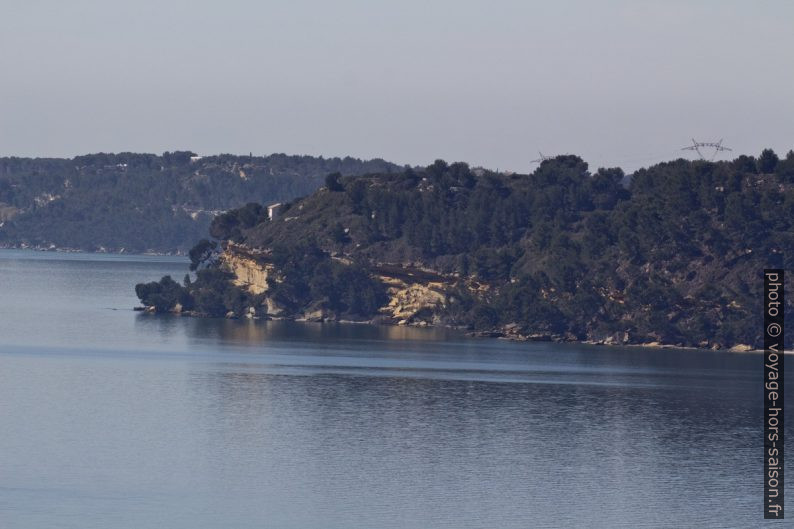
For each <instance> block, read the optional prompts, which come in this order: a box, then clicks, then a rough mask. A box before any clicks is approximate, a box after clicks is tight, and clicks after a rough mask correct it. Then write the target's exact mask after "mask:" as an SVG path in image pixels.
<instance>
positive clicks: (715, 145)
mask: <svg viewBox="0 0 794 529" xmlns="http://www.w3.org/2000/svg"><path fill="white" fill-rule="evenodd" d="M701 147H706V148H709V149H714V152H713V153H712V154H711V158H709V161H710V162H713V161H714V159H715V158H716V157H717V154H719V153H720V152H722V151H732V150H733V149H730V148H728V147H724V146H723V145H722V139H720V141H718V142H713V141H696V140H695V138H692V145H690V146H688V147H684V148H682V149H681V150H682V151H695V152H696V153H698V156H700V159H701V160H705V159H706V157H705V156H704V155H703V152H702V151H701V150H700V148H701Z"/></svg>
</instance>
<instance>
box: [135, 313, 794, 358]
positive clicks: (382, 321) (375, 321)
mask: <svg viewBox="0 0 794 529" xmlns="http://www.w3.org/2000/svg"><path fill="white" fill-rule="evenodd" d="M133 310H135V311H137V312H145V313H147V314H152V315H156V314H161V313H160V312H158V311H157V310H156V308H155V307H153V306H149V307H144V306H138V307H134V309H133ZM168 314H170V315H173V316H186V317H192V318H213V317H214V316H211V315H209V314H204V313H201V312H197V311H192V310H182V309H181V307H178V306H177V307H175V309H174V310H171V311H169V312H168ZM225 319H229V320H240V319H248V320H259V321H295V322H303V323H342V324H357V325H395V326H408V327H418V328H430V327H442V328H447V329H456V330H461V331H465V335H466V336H467V337H470V338H496V339H500V340H510V341H515V342H552V343H579V344H584V345H604V346H622V347H643V348H651V349H691V350H701V351H703V350H710V351H726V352H731V353H761V352H763V350H759V349H755V348H753V347H752V346H750V345H748V344H737V345H733V346H731V347H726V346H723V345H721V344H716V343H715V344H709V345H708V346H700V347H689V346H685V345H684V344H680V343H678V344H675V343H663V342H658V341H653V342H638V341H632V340H631V337H630V335H629V333H628V332H618V333H614V334H613V335H611V336H608V337H606V338H604V339H599V340H592V339H588V340H580V339H578V338H577V337H576V336H574V335H572V334H568V335H558V334H545V333H531V334H522V333H520V332H518V325H516V324H509V325H505V326H503V327H502V328H499V329H492V330H487V331H473V330H469V329H468V328H467V327H460V326H454V325H443V324H431V323H428V322H427V321H418V322H409V321H406V320H399V321H395V320H394V318H390V317H388V316H376V317H375V318H370V319H359V320H353V319H335V318H327V317H324V316H323V315H322V314H320V313H317V314H307V315H304V316H301V317H292V316H273V315H269V314H266V313H262V312H258V311H257V310H256V309H255V308H254V307H250V308H249V310H248V312H246V313H245V315H244V316H242V317H240V316H238V315H236V314H235V313H234V312H231V311H229V312H228V313H227V314H226V316H225ZM784 352H785V353H787V354H792V353H794V351H784Z"/></svg>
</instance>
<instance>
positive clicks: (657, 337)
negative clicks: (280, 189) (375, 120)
mask: <svg viewBox="0 0 794 529" xmlns="http://www.w3.org/2000/svg"><path fill="white" fill-rule="evenodd" d="M789 158H790V164H789ZM786 163H787V164H788V165H782V166H781V167H780V168H777V169H776V170H775V172H774V173H768V172H766V173H764V172H760V171H759V169H758V166H757V165H756V163H755V161H754V159H752V158H749V157H746V156H745V157H740V158H737V159H736V160H734V161H733V162H720V163H709V162H687V161H684V160H677V161H675V162H670V163H666V164H660V165H658V166H654V167H652V168H650V169H645V170H641V171H638V172H637V173H635V174H634V175H632V176H631V178H630V183H629V185H628V186H625V185H624V179H625V175H624V174H623V172H622V171H620V170H619V169H599V170H598V171H597V172H595V173H591V172H590V171H589V170H588V167H587V164H585V163H584V162H583V161H582V160H581V159H579V158H577V157H575V156H561V157H558V158H556V159H554V160H547V161H544V162H543V163H542V164H541V165H540V167H539V168H538V169H537V170H536V171H535V172H534V173H532V174H530V175H518V174H510V175H506V174H499V173H491V172H482V171H478V172H477V173H476V174H475V173H474V172H472V171H471V170H469V168H468V166H466V165H465V164H452V165H448V164H446V163H444V162H441V161H438V162H436V163H435V164H433V165H431V166H429V167H427V168H426V169H425V170H423V171H414V170H406V171H405V172H403V173H400V174H374V175H366V176H359V177H342V176H340V175H330V176H329V178H328V179H327V180H326V184H327V185H326V187H324V188H321V189H320V190H319V191H317V192H316V193H314V194H312V195H310V196H308V197H305V198H302V199H300V200H296V201H293V202H290V203H286V204H283V205H281V206H280V208H279V211H278V215H277V216H276V215H273V216H271V215H266V214H264V213H263V211H264V209H263V208H261V207H259V208H258V207H246V208H243V209H241V210H236V211H232V212H229V213H226V214H224V215H223V216H222V217H219V218H218V221H217V222H213V226H212V228H211V232H212V234H213V236H215V237H217V238H218V239H220V240H221V241H223V248H224V250H223V252H222V253H221V255H220V256H219V258H218V259H217V261H216V262H214V263H213V261H212V259H208V260H207V261H206V263H205V264H204V265H202V266H203V267H204V269H203V270H202V269H200V270H199V274H198V276H197V279H196V281H195V282H194V283H191V284H189V285H186V287H185V292H184V295H185V296H186V299H185V300H184V302H181V304H182V306H183V307H184V306H187V305H189V304H190V300H192V301H193V302H194V304H195V307H196V308H197V310H198V311H199V312H202V313H206V314H212V315H216V314H221V315H223V314H227V315H231V316H241V315H248V314H252V312H251V309H252V307H253V311H254V312H253V313H254V314H256V315H257V316H259V317H275V316H277V317H284V318H295V319H309V320H357V321H373V322H383V323H395V324H407V325H450V326H459V327H465V328H468V329H470V330H471V331H472V332H475V333H478V334H481V335H487V336H504V337H509V338H514V339H533V340H571V341H588V342H593V343H607V344H645V345H675V346H688V347H702V348H712V349H724V348H738V349H746V348H753V347H755V348H757V347H760V346H761V329H762V326H761V321H760V320H761V307H760V300H761V295H760V290H761V287H762V284H763V281H762V273H763V270H764V268H773V267H774V268H790V267H792V266H794V235H792V234H794V153H793V154H792V155H791V156H790V157H787V158H786ZM781 164H782V162H781ZM789 165H790V166H791V167H789ZM205 247H206V244H205ZM199 253H200V252H199ZM790 284H791V280H790V279H789V280H788V281H787V285H789V286H790ZM158 289H159V290H158ZM172 290H173V287H172V286H171V285H170V283H167V284H165V285H161V286H159V287H156V288H155V287H151V288H149V289H146V288H144V289H143V290H142V292H143V293H145V294H151V295H153V296H155V297H154V298H153V299H155V300H156V301H158V302H160V301H161V298H160V297H157V296H160V295H161V294H160V292H162V291H168V292H172ZM173 291H174V292H176V291H175V290H173ZM180 295H182V294H180ZM187 298H189V299H187ZM142 299H144V298H143V297H142ZM146 299H148V298H146ZM789 299H791V298H789ZM144 303H146V300H144ZM186 303H187V305H186ZM163 304H164V305H167V303H165V302H163ZM789 305H791V301H789ZM788 314H789V315H792V314H794V308H792V310H789V311H788ZM789 342H790V340H789Z"/></svg>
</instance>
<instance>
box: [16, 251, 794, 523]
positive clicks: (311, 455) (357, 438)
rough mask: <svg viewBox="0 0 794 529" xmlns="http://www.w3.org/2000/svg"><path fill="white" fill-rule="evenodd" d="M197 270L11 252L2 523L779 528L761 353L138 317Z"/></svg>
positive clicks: (156, 261) (141, 260)
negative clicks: (769, 511) (766, 491)
mask: <svg viewBox="0 0 794 529" xmlns="http://www.w3.org/2000/svg"><path fill="white" fill-rule="evenodd" d="M186 271H187V266H186V263H185V262H184V261H182V260H180V259H175V258H159V257H130V256H124V257H121V256H102V255H65V254H53V253H35V252H19V251H0V527H2V528H49V527H58V528H80V529H84V528H130V529H139V528H149V527H156V528H185V529H187V528H191V529H194V528H218V527H230V528H249V527H250V528H261V527H268V528H271V527H272V528H339V529H357V528H362V529H363V528H380V527H383V528H403V527H404V528H416V529H424V528H434V527H449V528H468V527H476V528H544V527H560V528H577V527H582V528H642V527H653V528H675V529H681V528H696V527H715V528H749V527H761V526H762V524H763V525H768V524H770V522H764V521H763V520H762V511H761V501H762V500H761V493H762V467H761V465H762V460H761V454H762V445H761V429H760V425H761V407H760V404H761V398H762V397H761V387H760V377H761V365H762V364H761V357H759V356H757V355H753V354H731V353H725V352H719V353H717V352H701V351H686V350H649V349H640V348H604V347H591V346H576V345H553V344H526V343H510V342H504V341H499V340H475V339H467V338H465V337H463V336H461V335H460V334H458V333H455V332H451V331H445V330H433V329H408V328H402V327H370V326H363V325H334V324H308V323H306V324H298V323H288V322H267V323H265V322H251V321H227V320H206V319H190V318H180V317H174V316H152V315H148V314H141V313H136V312H133V311H132V310H131V308H132V307H133V306H134V305H135V304H136V299H135V296H134V292H133V285H134V284H135V283H136V282H138V281H141V280H153V279H158V278H159V277H160V276H162V275H163V274H167V273H169V274H172V275H173V276H174V277H175V278H177V279H180V278H181V277H182V276H183V275H184V274H185V273H186ZM789 395H791V392H790V391H789ZM788 405H789V408H790V409H794V407H792V406H791V402H788ZM787 434H788V436H789V438H790V439H791V438H794V433H792V431H791V429H790V428H789V429H788V431H787ZM789 491H790V489H789ZM771 525H774V526H777V527H782V526H784V524H780V523H772V524H771Z"/></svg>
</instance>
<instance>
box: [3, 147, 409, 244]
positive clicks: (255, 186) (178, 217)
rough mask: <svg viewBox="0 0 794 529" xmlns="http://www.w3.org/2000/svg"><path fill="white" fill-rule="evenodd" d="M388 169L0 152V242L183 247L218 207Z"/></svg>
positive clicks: (329, 162)
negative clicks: (332, 177) (337, 176)
mask: <svg viewBox="0 0 794 529" xmlns="http://www.w3.org/2000/svg"><path fill="white" fill-rule="evenodd" d="M398 169H399V168H398V167H397V166H395V165H394V164H391V163H388V162H385V161H383V160H370V161H362V160H358V159H355V158H341V159H340V158H322V157H319V158H317V157H312V156H287V155H285V154H273V155H270V156H265V157H261V156H233V155H219V156H207V157H197V156H195V155H194V154H193V153H190V152H166V153H164V154H163V155H161V156H157V155H154V154H134V153H121V154H91V155H86V156H78V157H76V158H73V159H58V158H33V159H32V158H0V247H26V246H27V247H40V248H68V249H76V250H85V251H97V250H100V251H101V250H105V251H120V250H122V249H123V250H124V251H127V252H145V251H154V252H164V253H166V252H167V253H170V252H185V251H187V250H188V249H189V248H190V247H191V246H192V245H193V244H194V243H195V241H196V240H197V239H199V238H200V237H202V236H204V235H205V234H206V232H207V229H208V227H209V224H210V221H211V220H212V218H213V217H214V216H215V215H216V214H218V213H221V212H223V211H225V210H228V209H232V208H236V207H240V206H242V205H244V204H246V203H248V202H261V203H272V202H279V201H286V200H291V199H294V198H296V197H299V196H303V195H308V194H310V193H312V192H313V191H315V190H316V189H317V188H319V187H320V186H321V185H322V179H323V177H325V175H327V174H328V173H332V172H335V171H340V172H343V173H345V174H364V173H373V172H387V173H388V172H391V171H396V170H398Z"/></svg>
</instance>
